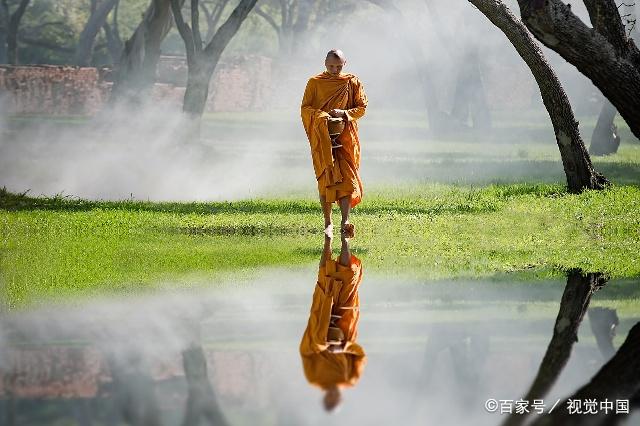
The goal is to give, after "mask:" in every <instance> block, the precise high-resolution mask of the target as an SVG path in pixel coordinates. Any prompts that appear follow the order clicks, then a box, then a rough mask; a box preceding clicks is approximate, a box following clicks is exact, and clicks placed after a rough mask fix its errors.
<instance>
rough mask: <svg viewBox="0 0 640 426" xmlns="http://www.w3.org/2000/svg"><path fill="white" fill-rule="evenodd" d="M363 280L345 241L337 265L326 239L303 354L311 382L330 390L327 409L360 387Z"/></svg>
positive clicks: (325, 404)
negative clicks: (342, 392) (358, 338)
mask: <svg viewBox="0 0 640 426" xmlns="http://www.w3.org/2000/svg"><path fill="white" fill-rule="evenodd" d="M361 281H362V266H361V264H360V260H359V259H358V258H357V257H355V256H353V255H352V254H351V252H350V251H349V245H348V242H347V240H346V238H344V236H343V238H342V248H341V251H340V257H339V259H338V261H337V262H336V261H334V260H332V259H331V238H329V237H325V243H324V250H323V252H322V257H321V258H320V268H319V270H318V282H317V283H316V287H315V290H314V292H313V301H312V303H311V312H310V313H309V322H308V324H307V328H306V330H305V331H304V335H303V336H302V341H301V342H300V355H301V356H302V366H303V368H304V374H305V376H306V377H307V380H309V382H310V383H311V384H313V385H316V386H319V387H320V388H322V389H323V390H324V391H325V392H326V394H325V397H324V406H325V408H326V409H327V410H328V411H330V410H333V409H334V408H335V407H336V406H337V405H338V404H339V403H340V401H341V395H340V388H342V387H345V386H353V385H355V384H356V382H357V381H358V379H359V378H360V374H361V373H362V370H363V368H364V365H365V363H366V356H365V353H364V351H363V349H362V347H360V345H358V344H357V343H356V342H355V340H356V336H357V335H358V330H357V329H358V320H359V318H360V299H359V298H358V287H359V286H360V282H361Z"/></svg>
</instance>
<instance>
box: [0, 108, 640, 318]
mask: <svg viewBox="0 0 640 426" xmlns="http://www.w3.org/2000/svg"><path fill="white" fill-rule="evenodd" d="M245 118H246V117H245ZM267 118H269V117H267ZM20 120H22V119H20ZM20 120H18V119H16V122H17V123H20ZM261 120H262V121H261ZM412 120H413V119H412V118H411V117H408V118H405V121H401V124H402V126H405V127H407V126H408V127H411V126H416V127H417V124H415V123H416V122H417V121H415V122H414V121H412ZM63 121H64V120H63ZM71 121H72V122H74V123H75V122H76V121H75V120H71ZM77 121H79V122H80V124H74V126H75V125H78V126H81V125H82V124H81V120H77ZM236 121H241V120H239V119H238V120H234V119H232V118H230V117H227V116H226V115H220V116H218V117H208V118H207V119H206V120H205V125H208V126H214V127H215V126H217V125H222V124H220V123H223V124H224V125H230V124H229V123H231V125H234V126H235V125H236V124H234V123H235V122H236ZM261 122H262V123H263V124H262V125H264V123H269V120H267V119H260V118H259V117H258V118H255V119H254V120H253V122H252V123H253V125H255V126H258V127H259V126H260V125H261V124H260V123H261ZM375 123H376V122H375V120H373V122H372V123H369V124H371V125H370V126H369V128H371V127H375ZM14 125H15V123H14ZM64 125H65V126H67V127H68V126H69V124H68V123H65V124H64ZM505 126H506V124H505V125H503V126H502V128H501V129H502V130H504V132H508V129H507V130H505V129H506V127H505ZM513 126H515V127H514V128H516V127H518V126H520V124H518V123H515V124H513ZM249 127H251V126H249ZM538 127H540V128H541V129H542V131H543V132H547V131H548V129H545V128H544V126H539V125H534V126H533V127H532V128H533V130H534V133H533V134H534V136H535V135H536V133H535V130H536V129H537V128H538ZM529 130H531V129H529ZM623 130H624V129H623ZM624 131H627V130H624ZM504 132H503V133H504ZM627 136H628V134H627ZM74 143H75V142H74ZM246 145H249V143H246ZM273 146H275V147H276V148H278V147H280V145H277V144H275V145H273ZM276 148H274V149H276ZM225 149H226V150H228V151H234V153H235V151H237V150H241V149H244V148H243V145H242V144H241V143H238V144H236V145H224V144H223V145H222V146H221V147H216V148H215V150H216V151H215V153H216V155H218V156H220V155H221V154H224V152H225ZM246 149H247V150H248V149H249V148H246ZM287 149H288V148H287ZM297 149H298V151H294V152H291V151H287V153H286V154H287V155H289V157H286V158H285V157H282V158H279V160H278V161H282V162H285V161H286V162H295V163H296V164H299V166H298V167H299V171H296V170H293V171H292V170H289V169H288V170H286V172H287V173H289V175H284V174H283V175H282V176H277V177H276V178H274V179H279V180H280V181H282V180H283V179H287V177H288V178H289V180H291V181H299V182H304V183H308V182H307V181H308V177H309V176H308V174H309V170H310V164H309V159H308V148H307V147H304V146H302V147H299V148H297ZM367 149H368V152H367V158H366V159H365V160H363V162H366V161H369V162H368V163H366V164H363V180H365V198H364V200H363V202H362V203H361V205H359V206H358V207H357V208H356V209H355V210H354V212H353V217H352V222H353V223H355V224H356V227H357V229H356V232H357V237H356V239H354V240H353V242H352V249H353V250H354V252H355V253H356V254H358V256H360V257H362V259H363V263H366V266H367V269H368V270H369V271H375V272H376V273H380V274H388V275H398V274H400V275H408V276H414V277H420V278H421V279H434V278H455V277H478V276H492V275H496V274H498V275H499V274H505V273H506V274H514V273H515V274H517V275H525V276H527V277H532V278H533V277H539V276H549V275H560V274H562V273H563V271H565V270H567V269H569V268H581V269H583V270H585V271H590V272H595V271H600V272H606V273H607V274H609V275H611V276H612V277H614V278H623V277H637V276H640V262H638V255H637V254H638V253H639V252H640V216H639V215H638V211H640V145H639V144H638V143H637V141H636V140H629V141H626V142H625V143H624V144H623V146H621V148H620V150H619V153H618V154H615V155H612V156H608V157H604V158H599V159H594V164H595V166H596V168H597V169H598V170H600V171H602V172H603V173H604V174H605V175H606V176H607V177H609V178H610V180H611V181H612V182H613V183H614V185H613V186H612V187H611V188H609V189H607V190H605V191H599V192H593V191H588V192H585V193H583V194H580V195H571V194H568V193H566V191H565V188H564V183H563V176H562V168H561V165H560V164H559V158H558V154H557V148H556V147H554V145H553V144H552V143H542V142H538V143H531V142H528V141H521V140H519V141H518V142H517V143H513V144H509V143H506V142H504V141H502V142H493V143H486V144H484V143H483V144H482V145H480V144H478V143H477V142H471V141H464V142H463V141H430V143H426V144H418V143H404V144H398V145H397V146H394V147H393V149H392V151H393V152H392V153H391V151H390V147H389V145H388V143H386V142H385V141H384V138H383V139H378V140H375V138H372V140H371V141H370V143H369V142H368V145H367ZM41 155H43V156H46V153H45V154H41ZM283 155H284V154H283ZM18 160H19V161H24V160H23V159H22V158H20V159H19V158H18V157H16V158H15V161H18ZM7 164H8V163H7ZM278 164H279V163H276V167H277V166H278ZM16 170H17V169H16ZM274 170H276V171H277V169H274ZM274 173H275V172H274ZM295 173H298V174H297V175H296V174H295ZM304 173H306V174H304ZM385 173H386V174H385ZM291 176H295V179H294V178H292V177H291ZM258 178H261V177H260V176H258ZM0 184H1V183H0ZM301 187H302V188H304V189H300V187H290V188H288V189H286V190H285V191H281V192H276V193H273V194H268V193H265V194H266V195H258V196H250V197H241V199H239V200H237V201H230V202H224V201H221V202H197V203H195V202H145V201H138V200H128V201H91V200H83V199H77V198H74V197H66V196H65V197H63V196H54V197H51V196H48V197H32V196H29V195H20V194H17V193H15V192H9V191H6V190H5V191H2V192H1V193H0V236H1V238H0V280H1V283H2V284H3V286H4V292H5V298H6V305H7V306H8V307H10V308H16V307H23V306H26V305H28V304H30V303H32V302H34V301H36V300H42V299H45V300H48V299H51V298H66V297H68V296H71V295H88V294H94V293H96V292H97V293H104V292H107V293H108V292H117V293H130V292H138V291H140V290H144V289H150V288H154V287H157V286H160V285H165V284H160V283H168V282H171V283H172V284H171V285H172V286H191V285H194V283H195V282H212V280H217V281H218V282H221V281H223V278H224V277H233V278H234V279H235V280H239V279H242V278H243V277H244V278H247V277H251V276H252V275H253V274H254V273H255V272H256V271H258V270H260V269H261V268H263V267H284V268H292V267H293V268H296V267H301V266H304V265H309V264H312V263H315V262H317V259H318V257H319V253H320V249H321V245H322V238H323V237H322V221H321V212H320V209H319V206H318V203H317V201H316V199H315V197H316V195H315V194H314V193H313V185H302V186H301ZM127 194H128V192H127ZM335 220H336V221H337V216H336V218H335ZM336 246H337V244H336Z"/></svg>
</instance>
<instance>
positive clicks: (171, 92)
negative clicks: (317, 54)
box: [0, 56, 271, 115]
mask: <svg viewBox="0 0 640 426" xmlns="http://www.w3.org/2000/svg"><path fill="white" fill-rule="evenodd" d="M270 70H271V60H270V59H269V58H265V57H260V56H242V57H236V58H231V59H229V60H227V61H225V62H221V63H219V64H218V66H217V67H216V71H215V72H214V75H213V77H212V78H211V85H210V95H209V100H208V102H207V107H206V110H207V111H255V110H261V109H264V108H265V107H266V104H267V100H268V98H269V93H270V81H271V72H270ZM103 71H104V70H98V69H96V68H78V67H69V66H54V65H33V66H8V65H2V66H0V100H1V101H2V102H3V103H4V105H3V108H2V110H4V111H6V113H9V114H45V115H94V114H95V113H96V112H98V111H99V110H100V109H101V108H102V107H103V105H104V104H105V102H106V101H107V100H108V97H109V92H110V90H111V87H112V83H111V82H109V81H107V79H108V77H107V76H108V75H109V73H108V72H103ZM158 74H159V78H158V81H159V82H158V83H157V84H156V85H155V87H154V90H153V97H154V100H155V101H156V102H168V103H170V104H176V105H181V103H182V98H183V96H184V90H185V88H184V84H185V83H186V65H184V61H183V60H182V58H170V59H169V60H165V59H164V58H163V60H162V61H161V62H160V65H159V70H158Z"/></svg>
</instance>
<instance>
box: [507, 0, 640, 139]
mask: <svg viewBox="0 0 640 426" xmlns="http://www.w3.org/2000/svg"><path fill="white" fill-rule="evenodd" d="M584 4H585V6H586V8H587V12H588V14H589V19H590V21H591V24H592V25H593V28H590V27H589V26H588V25H586V24H585V23H584V22H582V20H580V18H578V17H577V16H576V15H575V14H574V13H573V12H572V11H571V6H570V5H568V4H565V3H564V2H562V1H560V0H545V1H541V0H518V6H519V8H520V15H521V16H522V22H524V25H526V27H527V28H528V29H529V30H530V31H531V32H532V33H533V35H534V36H535V37H536V38H537V39H538V40H539V41H540V42H541V43H542V44H544V45H545V46H547V47H548V48H550V49H552V50H553V51H555V52H556V53H558V54H559V55H560V56H562V58H564V59H565V60H566V61H567V62H569V63H571V64H572V65H573V66H575V67H576V68H577V69H578V71H580V72H581V73H582V74H584V75H585V76H586V77H588V78H589V79H590V80H591V81H592V82H593V84H595V86H596V87H597V88H598V89H600V91H601V92H602V94H603V95H604V96H605V97H606V98H607V99H608V100H609V101H610V102H611V103H612V104H613V106H614V107H615V108H616V109H617V110H618V112H619V113H620V115H621V116H622V118H624V120H625V121H626V122H627V124H628V125H629V127H630V129H631V131H632V132H633V134H634V135H635V136H636V137H639V138H640V50H639V49H638V47H637V46H636V44H635V42H634V41H633V39H632V38H631V37H629V35H628V34H627V32H626V31H625V27H624V24H623V22H622V19H621V17H620V13H619V11H618V6H617V5H616V3H615V2H614V1H613V0H599V1H596V0H584Z"/></svg>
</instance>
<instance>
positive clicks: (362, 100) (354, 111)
mask: <svg viewBox="0 0 640 426" xmlns="http://www.w3.org/2000/svg"><path fill="white" fill-rule="evenodd" d="M354 91H355V97H354V107H353V108H350V109H348V110H346V111H345V113H346V116H347V121H352V120H357V119H359V118H361V117H362V116H364V113H365V110H366V109H367V95H366V94H365V93H364V87H362V83H361V82H360V80H356V81H355V84H354Z"/></svg>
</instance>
